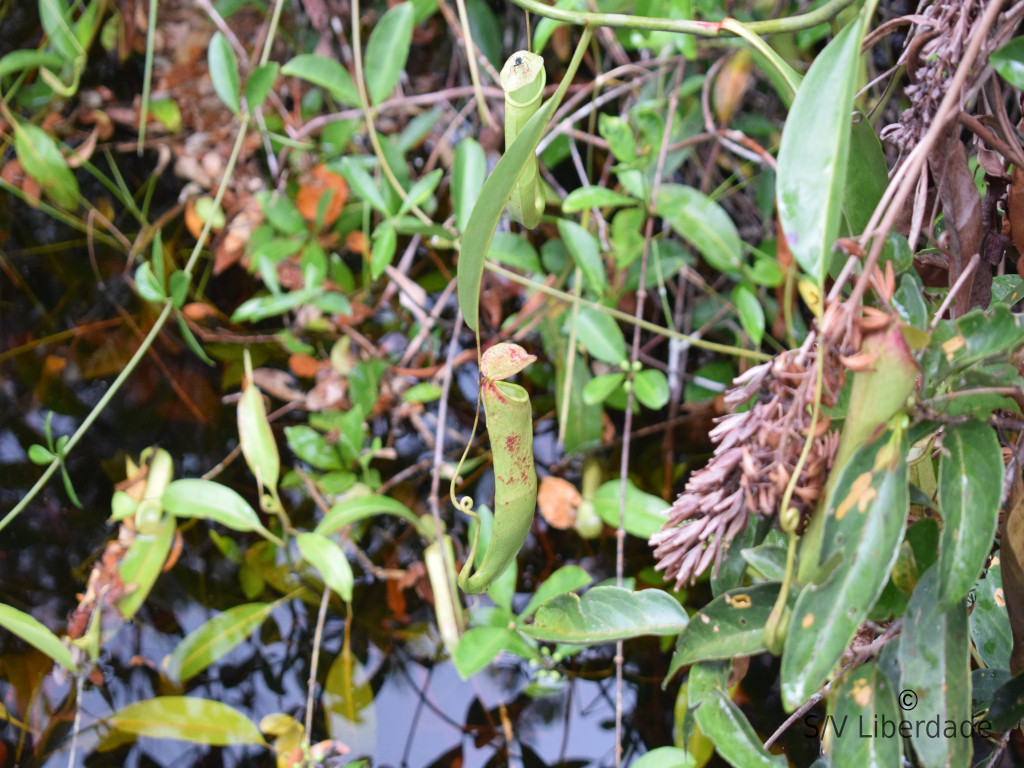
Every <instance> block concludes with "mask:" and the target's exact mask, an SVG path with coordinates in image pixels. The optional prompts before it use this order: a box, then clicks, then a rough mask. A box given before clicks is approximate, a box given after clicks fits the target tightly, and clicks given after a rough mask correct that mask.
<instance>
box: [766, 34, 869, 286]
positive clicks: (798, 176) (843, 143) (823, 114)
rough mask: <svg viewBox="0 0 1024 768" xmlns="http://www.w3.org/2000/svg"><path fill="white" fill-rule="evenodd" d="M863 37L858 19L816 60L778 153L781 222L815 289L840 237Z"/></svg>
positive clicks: (778, 190)
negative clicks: (852, 114) (853, 109)
mask: <svg viewBox="0 0 1024 768" xmlns="http://www.w3.org/2000/svg"><path fill="white" fill-rule="evenodd" d="M862 36H863V34H862V31H861V20H860V17H857V18H856V19H855V20H854V21H852V22H850V24H849V25H848V26H847V27H846V28H845V29H844V30H843V31H842V32H840V33H839V34H838V35H837V36H836V38H835V39H834V40H833V41H832V42H831V43H829V44H828V46H826V48H825V50H824V51H822V52H821V53H820V54H819V55H818V57H817V58H816V59H815V60H814V63H813V64H812V65H811V68H810V70H809V71H808V72H807V76H806V77H804V79H803V82H802V83H801V84H800V90H799V91H797V94H796V99H795V100H794V101H793V108H792V109H791V110H790V112H789V117H788V119H787V120H786V126H785V128H784V129H783V131H782V144H781V146H780V147H779V170H778V177H777V181H776V190H777V197H778V206H779V221H780V222H781V225H782V231H783V233H784V234H785V237H786V240H787V242H788V243H789V248H790V250H791V251H792V252H793V256H794V258H795V259H796V262H797V264H799V265H800V268H801V269H802V270H803V271H804V272H806V273H807V274H808V275H809V276H810V277H811V279H812V280H814V281H815V282H816V283H817V284H818V285H819V286H821V285H822V284H823V282H824V280H825V274H826V272H827V269H828V264H829V261H830V258H831V254H832V244H833V243H834V242H835V239H836V237H837V236H838V233H839V220H840V216H841V213H842V202H843V190H844V188H845V186H846V168H847V165H846V163H847V156H848V155H849V149H850V130H851V112H852V108H853V96H854V88H855V83H856V78H857V63H858V61H859V58H860V41H861V37H862Z"/></svg>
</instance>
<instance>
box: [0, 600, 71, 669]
mask: <svg viewBox="0 0 1024 768" xmlns="http://www.w3.org/2000/svg"><path fill="white" fill-rule="evenodd" d="M0 627H3V628H4V629H6V630H7V631H8V632H10V633H12V634H15V635H17V636H18V637H20V638H21V639H22V640H24V641H25V642H26V643H28V644H29V645H31V646H34V647H36V648H38V649H39V650H40V651H42V652H43V653H45V654H46V655H47V656H49V657H50V658H51V659H53V660H54V661H56V662H57V663H58V664H60V665H61V666H62V667H65V668H66V669H69V670H71V671H72V672H74V671H75V663H74V662H73V661H72V660H71V651H69V650H68V648H67V646H65V645H64V644H63V643H62V642H61V641H60V640H59V639H58V638H57V636H56V635H55V634H53V632H51V631H50V630H49V629H47V628H46V625H45V624H43V623H42V622H41V621H39V620H38V619H37V618H35V617H34V616H32V615H30V614H28V613H25V612H24V611H19V610H18V609H17V608H14V607H13V606H10V605H4V604H3V603H0Z"/></svg>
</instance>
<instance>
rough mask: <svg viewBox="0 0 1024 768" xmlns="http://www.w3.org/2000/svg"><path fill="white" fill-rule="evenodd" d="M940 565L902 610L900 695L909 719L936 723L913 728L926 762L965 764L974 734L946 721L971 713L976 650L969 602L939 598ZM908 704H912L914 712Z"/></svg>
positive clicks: (913, 737) (958, 720)
mask: <svg viewBox="0 0 1024 768" xmlns="http://www.w3.org/2000/svg"><path fill="white" fill-rule="evenodd" d="M939 567H940V566H939V565H933V566H932V567H931V568H929V569H928V571H927V572H926V573H925V574H924V575H923V576H922V577H921V580H920V581H919V582H918V583H917V588H916V589H915V590H914V594H913V595H911V597H910V604H909V605H908V606H907V611H906V613H905V614H904V616H903V630H902V632H901V633H900V639H899V665H900V688H901V689H902V692H901V694H900V695H901V697H908V694H907V693H906V692H907V691H909V692H910V693H911V694H913V697H912V698H909V701H910V702H912V705H911V706H908V702H907V700H905V699H904V698H901V703H902V706H903V707H904V710H905V712H906V715H905V716H906V717H907V718H908V719H910V718H913V719H915V720H916V719H923V720H926V721H932V722H935V721H936V720H937V723H936V725H935V726H933V727H931V728H929V727H925V728H921V729H916V728H915V729H914V732H912V733H911V735H910V741H911V743H912V744H913V745H914V751H915V752H917V755H918V758H919V760H920V762H921V764H923V765H926V766H940V765H941V766H953V767H954V768H959V767H960V766H963V767H964V768H966V767H967V766H969V765H970V761H971V751H972V748H971V740H970V738H964V736H963V735H961V734H960V733H959V732H958V730H955V732H954V734H953V735H952V736H951V735H950V734H949V733H947V732H946V730H945V729H946V726H947V721H950V722H952V723H954V724H955V726H954V728H955V729H958V728H959V726H960V724H961V723H963V722H965V721H967V722H970V719H971V654H970V645H969V643H968V629H967V605H966V602H965V601H961V602H960V603H958V604H957V605H954V606H953V607H952V608H949V609H948V610H943V608H942V607H941V606H940V604H939ZM908 710H913V714H910V712H909V711H908Z"/></svg>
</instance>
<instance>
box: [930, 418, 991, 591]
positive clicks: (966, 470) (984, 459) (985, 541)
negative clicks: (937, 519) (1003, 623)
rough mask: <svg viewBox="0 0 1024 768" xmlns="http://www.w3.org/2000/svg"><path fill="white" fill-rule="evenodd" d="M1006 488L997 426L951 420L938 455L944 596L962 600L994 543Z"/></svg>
mask: <svg viewBox="0 0 1024 768" xmlns="http://www.w3.org/2000/svg"><path fill="white" fill-rule="evenodd" d="M1002 492H1003V454H1002V450H1001V449H1000V447H999V440H998V438H997V437H996V433H995V431H994V430H993V429H992V427H990V426H989V425H988V424H985V423H983V422H980V421H976V420H971V421H967V422H964V423H962V424H950V425H948V426H947V427H946V434H945V436H944V437H943V439H942V454H941V456H940V458H939V496H938V500H939V511H940V513H941V514H942V542H941V544H940V549H939V600H940V601H941V602H942V604H943V605H944V606H947V607H949V606H953V605H955V604H956V603H958V602H960V600H961V599H962V598H964V597H965V596H966V595H967V593H968V592H969V591H970V590H971V587H972V586H974V582H975V581H977V580H978V576H979V575H980V574H981V569H982V568H983V567H984V566H985V560H986V559H987V558H988V553H989V551H990V550H991V549H992V540H993V538H994V537H995V533H996V524H997V523H998V518H999V504H1000V499H1001V496H1002Z"/></svg>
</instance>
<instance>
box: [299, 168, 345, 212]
mask: <svg viewBox="0 0 1024 768" xmlns="http://www.w3.org/2000/svg"><path fill="white" fill-rule="evenodd" d="M328 194H329V195H330V199H329V200H325V199H324V198H325V197H326V196H327V195H328ZM347 199H348V184H347V183H346V182H345V177H343V176H342V175H341V174H339V173H334V171H329V170H327V167H326V166H324V165H323V164H320V165H318V166H316V167H315V168H314V169H313V170H312V172H311V173H310V174H309V175H308V176H306V177H305V178H303V180H302V182H301V183H300V186H299V192H298V194H297V195H296V196H295V206H296V207H297V208H298V209H299V213H300V214H302V218H304V219H305V220H306V221H308V222H310V223H313V222H315V221H316V220H317V216H318V215H321V207H323V211H322V215H323V219H322V225H323V226H324V227H330V226H331V225H332V224H333V223H334V222H335V221H337V219H338V216H339V215H341V209H342V208H343V207H344V206H345V201H346V200H347Z"/></svg>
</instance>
